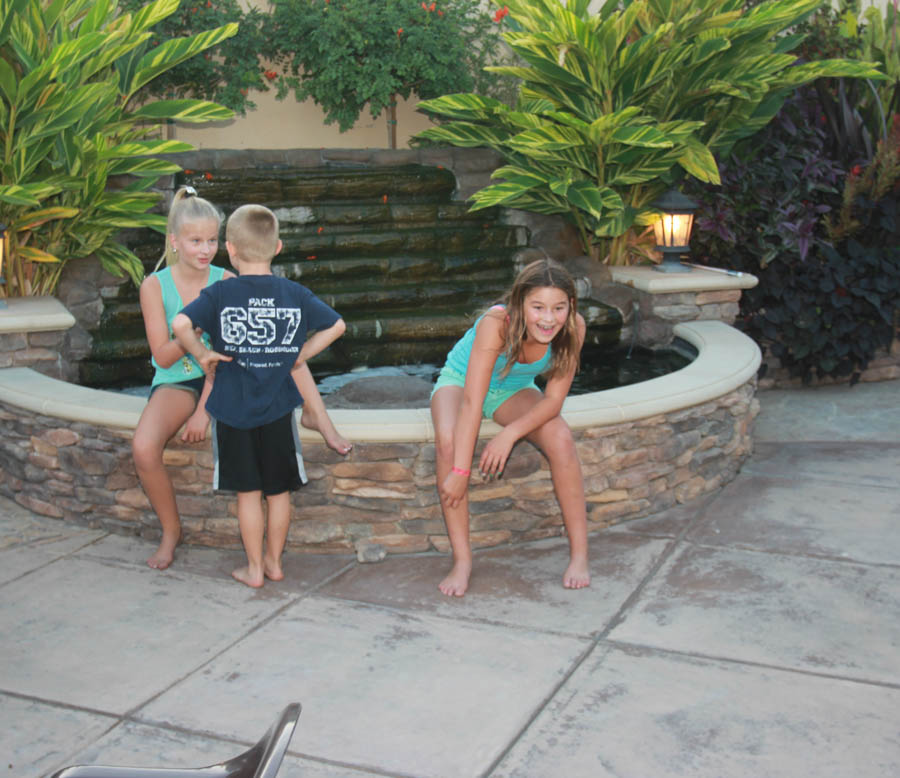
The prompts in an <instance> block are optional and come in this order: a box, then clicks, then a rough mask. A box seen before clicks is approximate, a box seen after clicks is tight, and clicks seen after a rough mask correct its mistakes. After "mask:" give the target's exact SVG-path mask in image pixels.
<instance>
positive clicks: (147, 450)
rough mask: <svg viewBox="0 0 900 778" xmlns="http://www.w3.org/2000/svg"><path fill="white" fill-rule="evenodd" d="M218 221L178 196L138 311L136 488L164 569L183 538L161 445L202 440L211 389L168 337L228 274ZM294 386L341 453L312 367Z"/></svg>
mask: <svg viewBox="0 0 900 778" xmlns="http://www.w3.org/2000/svg"><path fill="white" fill-rule="evenodd" d="M221 222H222V217H221V214H220V213H219V211H218V210H217V209H216V208H215V207H214V206H213V205H212V204H211V203H209V202H208V201H207V200H204V199H203V198H201V197H198V196H197V192H196V191H195V190H194V189H193V188H192V187H182V188H181V189H179V190H178V191H177V192H176V193H175V197H174V198H173V200H172V206H171V208H170V209H169V216H168V221H167V227H166V233H167V235H166V249H165V253H164V254H163V257H162V259H160V265H162V264H163V262H165V265H166V267H164V268H163V269H162V270H157V272H155V273H153V274H151V275H149V276H147V278H145V279H144V281H143V283H142V284H141V289H140V302H141V313H142V315H143V317H144V329H145V331H146V333H147V342H148V343H149V345H150V353H151V356H152V360H151V361H152V364H153V367H154V368H155V373H154V376H153V382H152V385H151V388H150V398H149V399H148V401H147V405H146V407H145V408H144V411H143V413H142V414H141V418H140V420H139V421H138V425H137V428H136V429H135V431H134V438H133V439H132V445H131V448H132V454H133V456H134V465H135V469H136V470H137V474H138V477H139V478H140V480H141V485H142V486H143V487H144V492H145V493H146V494H147V499H149V500H150V504H151V506H152V507H153V510H154V511H155V512H156V515H157V516H158V517H159V523H160V525H161V526H162V539H161V540H160V543H159V548H157V549H156V551H155V553H154V554H153V555H152V556H151V557H150V558H149V559H148V560H147V564H148V565H149V566H150V567H153V568H155V569H157V570H164V569H166V568H167V567H168V566H169V565H170V564H172V559H173V558H174V555H175V547H176V546H177V545H178V543H179V542H180V540H181V519H180V518H179V515H178V508H177V506H176V503H175V489H174V487H173V486H172V480H171V478H170V477H169V473H168V471H167V470H166V468H165V465H164V464H163V451H164V449H165V447H166V444H167V443H168V442H169V441H170V440H171V439H172V438H173V437H174V436H175V434H176V433H177V432H178V430H179V429H181V428H182V425H183V427H184V429H183V430H182V433H181V440H183V441H185V442H189V443H195V442H198V441H201V440H203V439H204V438H205V437H206V429H207V427H208V425H209V416H208V415H207V413H206V409H205V406H206V398H207V397H208V396H209V391H210V389H211V388H212V382H211V380H210V381H207V380H206V378H205V376H204V374H203V371H202V370H201V369H200V366H199V365H198V364H197V363H196V362H195V361H194V359H193V357H191V356H190V355H188V354H186V353H185V352H184V350H183V349H182V348H181V347H180V346H179V345H178V343H177V342H176V341H175V340H174V339H173V335H172V319H174V318H175V315H176V314H177V313H178V312H179V311H180V310H181V309H182V308H183V307H184V306H185V305H187V304H188V303H190V302H192V301H193V300H194V299H195V298H196V297H197V296H198V295H199V294H200V290H201V289H203V288H204V287H206V286H208V285H210V284H213V283H215V282H216V281H219V280H221V279H223V278H231V277H233V276H234V273H231V272H229V271H227V270H224V269H223V268H220V267H216V266H215V265H213V264H212V262H213V258H214V257H215V255H216V252H217V250H218V246H219V231H220V228H221ZM293 376H294V380H295V381H296V383H297V388H298V389H299V390H300V394H301V395H302V396H303V398H304V401H305V402H304V406H303V416H302V419H301V423H302V424H303V425H304V426H305V427H310V428H312V429H318V430H319V432H320V434H321V435H322V437H323V438H324V439H325V442H326V443H327V444H328V445H329V446H330V447H331V448H332V449H334V450H335V451H337V452H338V453H340V454H346V453H347V452H349V451H350V448H351V446H350V444H349V443H348V442H347V441H346V440H344V439H343V438H342V437H341V436H340V435H339V434H338V433H337V430H335V428H334V425H333V424H332V422H331V419H330V418H329V417H328V414H327V412H326V411H325V405H324V403H323V402H322V397H321V395H320V394H319V392H318V390H317V389H316V386H315V382H314V381H313V378H312V374H311V373H310V372H309V368H308V367H307V366H306V365H303V367H302V368H300V369H298V370H296V371H294V372H293Z"/></svg>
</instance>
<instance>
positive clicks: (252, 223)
mask: <svg viewBox="0 0 900 778" xmlns="http://www.w3.org/2000/svg"><path fill="white" fill-rule="evenodd" d="M225 247H226V248H227V249H228V256H229V257H230V259H231V264H232V265H233V266H234V268H235V270H237V272H238V273H239V275H238V276H237V277H236V278H229V279H227V280H223V281H218V282H217V283H215V284H212V285H211V286H208V287H206V288H205V289H204V290H203V291H202V292H201V293H200V296H199V297H197V299H196V300H194V302H192V303H190V304H189V305H188V306H186V307H185V308H184V310H182V311H181V313H179V314H178V315H177V316H176V317H175V319H174V320H173V322H172V330H173V332H174V333H175V337H176V338H177V340H178V342H179V344H180V345H181V346H182V348H184V349H185V350H186V351H188V352H189V353H190V354H191V355H192V356H193V357H194V358H195V359H196V360H197V362H198V363H199V364H200V366H201V367H202V368H203V371H204V372H205V373H206V374H207V375H215V380H214V382H213V388H212V392H211V393H210V395H209V399H208V400H207V403H206V410H207V412H208V413H209V415H210V416H211V417H212V418H213V436H212V441H213V455H214V457H215V474H214V483H213V488H214V489H217V490H223V491H235V492H237V505H238V523H239V525H240V530H241V540H242V541H243V543H244V550H245V552H246V553H247V566H246V567H242V568H239V569H237V570H235V571H234V572H233V573H232V576H234V578H236V579H237V580H238V581H240V582H241V583H244V584H247V585H248V586H253V587H260V586H262V585H263V581H264V580H265V578H270V579H272V580H274V581H278V580H281V579H282V578H284V573H283V571H282V568H281V555H282V552H283V551H284V545H285V542H286V540H287V533H288V528H289V526H290V521H291V500H290V492H291V491H293V490H295V489H298V488H299V487H300V486H301V485H302V484H303V483H305V482H306V473H305V471H304V469H303V460H302V459H301V456H300V441H299V439H298V437H297V425H296V424H295V423H294V409H295V408H297V406H299V405H301V404H302V402H303V399H302V398H301V396H300V393H299V392H298V391H297V386H296V384H295V383H294V380H293V378H292V377H291V370H292V369H294V368H295V367H298V366H299V365H301V364H302V363H303V362H304V361H306V360H307V359H309V358H310V357H313V356H315V355H316V354H318V353H319V352H320V351H322V350H324V349H326V348H327V347H328V346H329V345H331V343H332V342H334V341H335V340H336V339H337V338H339V337H340V336H341V335H343V334H344V329H345V325H344V320H343V319H341V317H340V316H339V315H338V314H337V313H336V312H335V311H334V310H333V309H332V308H330V307H329V306H328V305H326V304H325V303H323V302H322V301H321V300H320V299H319V298H318V297H316V296H315V295H314V294H313V293H312V292H311V291H309V289H307V288H306V287H305V286H301V285H300V284H298V283H295V282H293V281H289V280H287V279H285V278H280V277H278V276H275V275H273V274H272V258H273V257H274V256H275V255H276V254H277V253H278V252H279V251H281V241H280V240H279V238H278V219H277V217H276V216H275V214H274V213H272V211H270V210H269V209H268V208H265V207H264V206H261V205H244V206H241V207H240V208H238V209H237V210H236V211H235V212H234V213H233V214H232V215H231V217H230V218H229V219H228V223H227V225H226V227H225ZM196 328H199V329H201V330H203V331H204V332H206V333H208V334H209V336H210V338H211V339H212V348H211V349H208V348H206V347H205V346H204V345H203V343H202V341H201V340H200V338H199V337H198V336H197V334H196V332H195V329H196ZM310 330H315V331H316V332H315V334H313V335H312V336H311V337H309V338H308V339H307V332H308V331H310ZM263 496H265V499H266V508H267V510H266V513H267V516H268V522H267V521H266V519H265V518H264V515H263V508H262V497H263ZM264 537H265V548H263V538H264Z"/></svg>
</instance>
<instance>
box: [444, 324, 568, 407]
mask: <svg viewBox="0 0 900 778" xmlns="http://www.w3.org/2000/svg"><path fill="white" fill-rule="evenodd" d="M483 318H484V314H482V315H481V316H479V317H478V319H477V320H476V321H475V323H474V324H473V325H472V326H471V327H469V329H468V330H466V334H465V335H463V336H462V337H461V338H460V339H459V340H458V341H457V342H456V345H455V346H454V347H453V348H452V349H450V353H449V354H447V361H446V363H445V366H446V367H448V368H449V369H450V370H453V371H454V372H456V373H458V374H460V375H462V376H465V374H466V369H467V368H468V366H469V357H470V356H471V355H472V344H473V343H474V342H475V329H476V328H477V327H478V323H479V322H480V321H481V320H482V319H483ZM552 359H553V347H552V346H550V345H548V346H547V353H545V354H544V356H543V357H541V358H540V359H539V360H537V362H529V363H524V362H515V363H514V364H513V366H512V368H510V371H509V373H508V374H507V375H506V376H504V377H503V378H500V373H501V372H502V371H503V368H504V367H506V357H505V356H503V354H501V355H500V356H499V357H497V362H496V363H495V364H494V369H493V371H492V372H491V383H490V386H489V387H488V391H494V390H497V389H501V390H503V391H504V392H518V391H519V390H520V389H525V388H526V387H529V386H531V385H532V384H533V383H534V379H535V377H536V376H539V375H540V374H541V373H543V372H544V371H545V370H546V369H547V368H548V367H550V363H551V360H552Z"/></svg>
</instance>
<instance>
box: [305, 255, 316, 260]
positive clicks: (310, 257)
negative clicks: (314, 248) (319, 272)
mask: <svg viewBox="0 0 900 778" xmlns="http://www.w3.org/2000/svg"><path fill="white" fill-rule="evenodd" d="M306 258H307V259H315V258H316V255H315V254H310V255H309V256H307V257H306Z"/></svg>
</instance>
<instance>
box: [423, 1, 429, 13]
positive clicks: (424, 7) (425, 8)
mask: <svg viewBox="0 0 900 778" xmlns="http://www.w3.org/2000/svg"><path fill="white" fill-rule="evenodd" d="M422 10H423V11H427V10H428V6H427V5H425V3H422Z"/></svg>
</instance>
